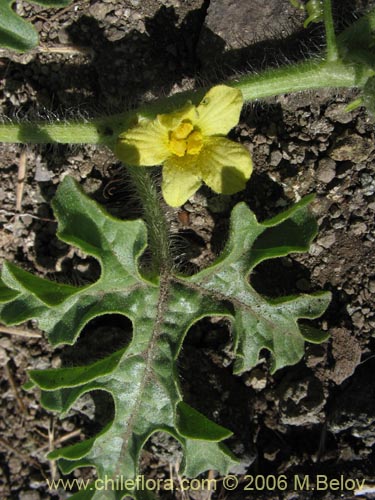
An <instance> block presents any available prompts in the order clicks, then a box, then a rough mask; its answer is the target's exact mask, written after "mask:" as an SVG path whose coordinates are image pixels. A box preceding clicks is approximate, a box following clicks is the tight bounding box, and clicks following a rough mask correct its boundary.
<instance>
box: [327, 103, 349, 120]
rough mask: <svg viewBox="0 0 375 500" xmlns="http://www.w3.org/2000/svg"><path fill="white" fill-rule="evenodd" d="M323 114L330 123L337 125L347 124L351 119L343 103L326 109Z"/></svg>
mask: <svg viewBox="0 0 375 500" xmlns="http://www.w3.org/2000/svg"><path fill="white" fill-rule="evenodd" d="M324 114H325V116H326V117H327V118H329V119H330V120H331V121H333V122H338V123H349V122H351V121H352V119H353V116H352V113H348V112H347V111H346V104H344V103H342V104H336V103H335V104H333V105H332V106H330V107H328V108H327V109H326V112H325V113H324Z"/></svg>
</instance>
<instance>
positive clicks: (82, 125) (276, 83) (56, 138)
mask: <svg viewBox="0 0 375 500" xmlns="http://www.w3.org/2000/svg"><path fill="white" fill-rule="evenodd" d="M368 76H369V74H368V72H367V71H362V73H361V72H359V71H358V67H357V66H355V65H352V64H348V63H343V62H341V61H336V62H330V63H328V62H326V61H318V60H314V61H307V62H303V63H299V64H295V65H290V66H285V67H281V68H275V69H271V70H267V71H265V72H263V73H260V74H254V75H250V76H244V77H242V78H240V79H239V80H237V81H229V82H226V84H227V85H230V86H233V87H236V88H239V89H241V91H242V93H243V96H244V99H245V101H254V100H257V99H264V98H266V97H272V96H277V95H280V94H285V93H291V92H299V91H302V90H310V89H318V88H326V87H331V88H337V87H356V86H361V85H363V84H364V82H365V81H366V80H367V78H368ZM203 95H204V89H201V90H200V91H197V92H186V93H183V94H178V95H175V96H172V97H170V98H168V99H163V100H159V101H156V102H154V103H151V104H146V105H144V106H143V107H141V108H140V109H138V110H136V111H132V112H126V113H122V114H118V115H112V116H108V117H104V118H100V119H94V120H92V121H85V122H69V121H67V122H64V123H44V122H39V123H22V122H20V123H14V122H11V123H3V124H0V142H11V143H31V144H46V143H63V144H98V145H106V146H108V147H110V148H112V149H113V147H114V145H115V141H116V138H117V137H118V135H119V134H120V133H121V132H123V131H125V130H126V129H127V128H128V127H129V126H131V124H132V121H133V120H134V117H135V116H136V113H140V114H142V115H144V116H147V117H150V118H153V117H154V116H155V115H156V114H158V113H161V112H164V113H165V112H168V111H169V110H172V109H176V108H177V107H179V106H181V104H183V103H184V102H186V101H187V100H188V99H190V100H192V101H193V102H195V103H197V102H199V101H200V99H201V98H202V96H203Z"/></svg>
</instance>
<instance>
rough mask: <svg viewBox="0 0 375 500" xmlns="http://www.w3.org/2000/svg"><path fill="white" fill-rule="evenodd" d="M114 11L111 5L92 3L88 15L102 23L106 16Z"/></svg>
mask: <svg viewBox="0 0 375 500" xmlns="http://www.w3.org/2000/svg"><path fill="white" fill-rule="evenodd" d="M113 9H114V6H113V5H112V4H107V5H106V4H102V3H94V5H91V6H90V7H89V13H90V15H91V16H92V17H94V18H95V19H97V20H98V21H103V19H105V17H106V15H107V14H109V12H111V11H112V10H113Z"/></svg>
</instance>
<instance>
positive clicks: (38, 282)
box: [0, 177, 329, 500]
mask: <svg viewBox="0 0 375 500" xmlns="http://www.w3.org/2000/svg"><path fill="white" fill-rule="evenodd" d="M310 201H311V197H307V198H304V199H303V200H301V201H300V202H299V203H297V204H296V205H294V206H293V207H291V208H290V209H288V210H286V211H285V212H283V213H282V214H279V215H278V216H277V217H274V218H273V219H270V220H268V221H265V222H263V223H259V222H258V221H257V220H256V217H255V215H254V214H253V213H252V212H251V211H250V210H249V208H248V207H247V206H246V205H245V204H243V203H240V204H239V205H237V206H236V207H235V208H234V209H233V212H232V216H231V223H230V234H229V239H228V242H227V245H226V247H225V249H224V251H223V252H222V254H221V255H220V256H219V257H218V259H217V260H216V261H215V262H214V263H213V265H212V266H210V267H209V268H207V269H204V270H202V271H201V272H199V273H198V274H196V275H194V276H190V277H185V276H180V275H177V274H171V275H170V276H167V277H165V276H164V275H163V276H161V277H160V279H159V281H158V280H154V281H152V282H150V281H149V280H148V278H147V274H144V273H143V272H142V271H141V268H140V265H139V258H140V256H141V255H142V253H143V252H144V250H145V248H146V246H147V232H146V227H145V224H144V223H143V222H142V221H140V220H136V221H120V220H118V219H115V218H113V217H112V216H110V215H109V214H107V213H106V212H105V211H104V210H103V209H102V208H101V207H100V206H99V205H98V204H97V203H95V202H94V201H92V200H91V199H90V198H88V197H87V196H86V195H85V194H84V193H83V192H82V191H81V189H80V188H79V186H78V185H77V184H76V183H75V182H74V181H73V180H72V179H70V178H68V177H66V178H65V179H64V181H63V182H62V184H61V185H60V186H59V189H58V191H57V194H56V197H55V199H54V202H53V207H54V212H55V215H56V219H57V220H58V223H59V226H58V236H59V238H60V239H62V240H63V241H65V242H67V243H69V244H72V245H75V246H77V247H78V248H80V249H81V251H83V252H85V253H87V254H90V255H92V256H94V257H95V258H96V259H97V260H98V261H99V263H100V267H101V274H100V277H99V279H98V280H97V281H96V282H95V283H92V284H90V285H88V286H84V287H73V286H70V285H65V284H64V285H61V284H59V283H54V282H52V281H48V280H46V279H42V278H39V277H34V276H32V275H31V274H30V273H27V272H25V271H23V270H21V269H18V268H17V267H15V266H14V265H12V264H8V265H5V266H4V268H3V271H2V282H1V286H0V297H1V298H2V301H3V303H2V304H0V320H1V321H4V322H6V323H8V324H18V323H20V322H22V321H25V320H27V319H31V318H34V319H37V320H38V323H39V327H40V328H42V329H43V330H45V331H46V333H47V335H48V337H49V339H50V341H51V342H52V343H53V344H54V345H60V344H73V343H74V342H75V341H76V339H77V337H78V335H79V333H80V332H81V330H82V328H83V327H84V326H85V325H86V324H87V322H88V321H90V320H91V319H92V318H95V317H97V316H99V315H103V314H110V313H116V314H122V315H125V316H126V317H128V318H129V319H130V320H131V322H132V325H133V334H132V339H131V341H130V343H129V345H128V346H127V347H126V348H123V349H121V350H117V351H116V352H114V353H113V354H110V355H108V356H105V357H103V358H102V359H100V360H99V361H95V362H91V363H90V360H88V362H87V365H85V366H79V367H74V366H73V367H64V368H58V369H51V370H32V371H30V374H29V375H30V380H31V382H30V384H29V386H30V387H31V386H35V385H36V386H38V387H39V388H40V389H41V392H42V404H43V406H45V407H46V408H49V409H51V410H53V411H58V412H61V413H66V412H68V411H69V409H70V408H71V406H72V405H73V404H74V402H75V401H76V400H77V399H79V398H80V397H81V396H82V395H83V394H85V393H87V392H90V391H93V390H102V391H106V392H107V393H109V394H110V395H111V397H112V398H113V402H114V408H115V412H114V416H113V420H112V421H111V422H109V423H108V424H107V426H106V427H105V428H103V429H102V430H101V432H100V433H99V434H97V435H96V436H93V437H91V438H90V439H87V440H85V441H83V442H80V443H77V444H74V445H72V446H68V447H65V448H61V449H58V450H55V451H54V452H52V453H51V454H50V458H51V459H58V460H59V465H60V468H61V470H62V471H63V472H64V473H68V472H70V471H72V470H73V469H74V468H76V467H82V466H87V465H91V466H94V467H96V469H97V472H98V477H99V478H103V477H104V476H106V477H107V478H115V477H116V476H118V475H121V476H122V477H123V478H124V480H126V479H134V478H135V477H136V476H137V474H138V464H139V458H140V453H141V450H142V448H143V446H144V444H145V442H146V441H147V440H148V439H149V437H150V436H151V435H152V434H153V433H155V432H158V431H164V432H167V433H169V434H171V435H172V436H173V437H174V438H175V439H177V440H178V441H179V442H180V444H181V446H182V448H183V452H184V463H183V469H182V472H183V473H185V474H186V475H188V476H196V475H197V474H200V473H202V472H204V471H206V470H207V469H216V470H218V471H219V472H220V473H221V474H225V473H227V472H228V470H230V468H231V467H232V466H233V465H234V464H235V463H236V458H235V457H234V456H233V455H232V454H231V453H230V452H229V450H228V449H227V448H226V447H225V445H224V444H223V442H222V441H223V440H224V439H226V438H228V437H229V436H230V435H231V431H230V430H228V429H224V428H223V427H221V426H220V425H217V424H215V423H213V422H211V421H210V420H209V419H208V418H207V417H206V416H204V415H202V414H201V413H199V412H198V411H197V410H195V409H194V408H191V407H190V406H189V405H187V404H186V403H185V402H184V401H183V397H182V394H181V390H180V386H179V381H178V377H177V370H176V359H177V357H178V355H179V352H180V349H181V345H182V343H183V340H184V337H185V334H186V332H187V331H188V330H189V328H190V327H191V325H193V324H194V323H195V322H196V321H198V320H199V319H201V318H203V317H205V316H215V315H216V316H218V315H219V316H226V317H228V318H230V319H231V321H232V325H233V340H234V346H233V349H234V351H235V356H236V362H235V371H236V372H238V373H241V372H243V371H244V370H248V369H250V368H251V367H253V366H254V365H255V364H256V363H257V361H258V356H259V351H260V350H261V349H262V348H266V349H269V350H270V351H271V353H272V355H273V360H274V361H273V369H274V370H275V369H277V368H280V367H282V366H286V365H289V364H292V363H296V362H297V361H299V360H300V359H301V357H302V355H303V347H304V341H305V339H307V340H309V341H313V342H319V341H322V340H324V338H325V334H321V333H320V332H318V331H317V330H314V329H312V328H311V327H310V326H309V325H307V324H306V323H302V324H301V325H300V319H302V318H310V319H311V318H316V317H317V316H319V315H320V314H322V313H323V312H324V310H325V308H326V307H327V305H328V302H329V294H326V293H319V294H315V295H300V296H296V297H281V298H278V299H272V300H271V299H268V298H266V297H263V296H261V295H260V294H259V293H258V292H256V291H255V290H254V289H253V288H252V286H251V285H250V282H249V275H250V273H251V272H252V271H253V269H254V268H255V266H256V265H257V264H259V263H260V262H262V261H264V260H265V259H270V258H275V257H280V256H283V255H288V254H289V253H291V252H302V251H306V250H307V249H308V248H309V245H310V242H311V240H312V238H313V237H314V236H315V234H316V230H317V227H316V223H315V221H314V219H313V218H312V216H311V214H310V213H309V211H308V204H309V202H310ZM86 494H87V495H89V496H88V498H91V497H92V498H97V499H99V498H108V499H109V498H116V499H117V498H118V499H120V498H122V497H123V496H124V495H126V494H129V495H130V496H132V497H134V498H136V499H137V500H141V499H145V498H149V493H147V494H146V493H145V492H142V491H133V490H130V489H129V490H127V489H126V488H125V489H123V490H121V491H117V492H109V491H107V492H103V491H97V492H92V491H90V492H85V493H82V492H81V493H79V495H81V496H82V495H83V498H86V497H85V495H86ZM77 498H79V496H78V497H77Z"/></svg>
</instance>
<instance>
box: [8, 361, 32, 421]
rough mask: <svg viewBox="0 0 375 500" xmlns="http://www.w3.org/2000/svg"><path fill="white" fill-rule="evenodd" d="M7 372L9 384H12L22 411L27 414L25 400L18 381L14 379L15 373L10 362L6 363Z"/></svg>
mask: <svg viewBox="0 0 375 500" xmlns="http://www.w3.org/2000/svg"><path fill="white" fill-rule="evenodd" d="M5 372H6V374H7V377H8V382H9V385H10V387H11V389H12V391H13V394H14V397H15V398H16V401H17V404H18V406H19V408H20V410H21V411H22V413H24V414H26V413H27V410H26V407H25V405H24V404H23V401H22V399H21V397H20V395H19V393H18V388H17V385H16V382H15V380H14V377H13V374H12V372H11V370H10V368H9V364H8V363H6V364H5Z"/></svg>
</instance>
